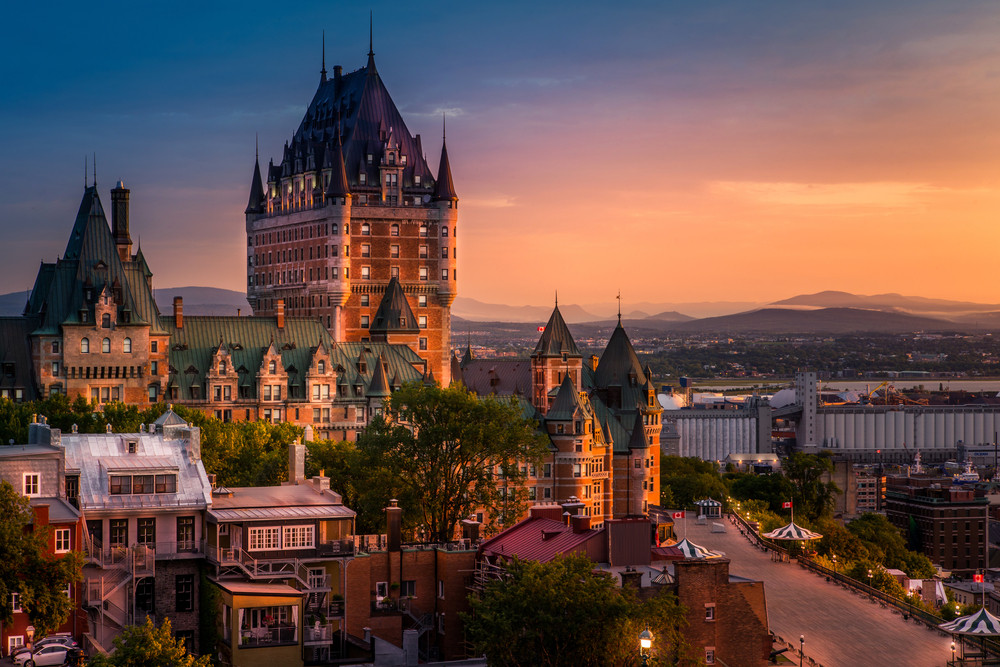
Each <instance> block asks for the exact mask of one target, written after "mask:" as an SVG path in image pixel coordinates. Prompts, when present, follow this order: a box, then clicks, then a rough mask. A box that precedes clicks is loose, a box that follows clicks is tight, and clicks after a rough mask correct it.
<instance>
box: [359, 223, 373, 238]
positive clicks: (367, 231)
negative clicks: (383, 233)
mask: <svg viewBox="0 0 1000 667" xmlns="http://www.w3.org/2000/svg"><path fill="white" fill-rule="evenodd" d="M371 233H372V226H371V225H369V224H368V223H367V222H365V223H363V224H362V225H361V235H362V236H370V235H371Z"/></svg>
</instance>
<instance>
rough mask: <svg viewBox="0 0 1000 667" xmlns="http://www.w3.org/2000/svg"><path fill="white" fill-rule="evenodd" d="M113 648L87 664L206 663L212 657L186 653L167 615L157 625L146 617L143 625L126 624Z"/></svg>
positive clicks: (179, 666) (172, 666)
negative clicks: (108, 653) (175, 635)
mask: <svg viewBox="0 0 1000 667" xmlns="http://www.w3.org/2000/svg"><path fill="white" fill-rule="evenodd" d="M114 646H115V648H114V651H112V653H111V655H109V656H97V657H96V658H94V659H93V660H91V661H90V662H89V663H88V664H89V665H90V667H209V665H211V664H212V659H211V658H210V657H209V656H207V655H205V656H202V657H200V658H195V657H194V656H192V655H188V652H187V649H186V648H185V647H184V640H183V639H175V638H174V636H173V633H172V631H171V627H170V619H169V618H165V619H163V623H161V624H160V627H156V626H155V625H153V621H151V620H150V619H149V616H147V617H146V622H145V623H144V624H142V625H127V626H125V629H124V630H122V632H121V634H120V635H118V636H117V637H115V640H114Z"/></svg>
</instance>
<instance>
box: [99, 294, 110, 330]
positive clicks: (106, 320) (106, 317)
mask: <svg viewBox="0 0 1000 667" xmlns="http://www.w3.org/2000/svg"><path fill="white" fill-rule="evenodd" d="M105 301H107V299H105ZM101 328H102V329H110V328H111V314H110V313H104V314H103V315H101Z"/></svg>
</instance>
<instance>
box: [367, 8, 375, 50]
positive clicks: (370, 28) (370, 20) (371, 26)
mask: <svg viewBox="0 0 1000 667" xmlns="http://www.w3.org/2000/svg"><path fill="white" fill-rule="evenodd" d="M374 25H375V19H374V12H372V10H370V9H369V10H368V55H369V56H373V55H375V50H374V49H373V48H372V44H373V43H374V41H373V39H372V34H373V31H374Z"/></svg>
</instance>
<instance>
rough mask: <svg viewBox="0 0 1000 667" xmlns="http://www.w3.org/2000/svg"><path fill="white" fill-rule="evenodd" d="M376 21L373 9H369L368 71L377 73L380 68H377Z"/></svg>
mask: <svg viewBox="0 0 1000 667" xmlns="http://www.w3.org/2000/svg"><path fill="white" fill-rule="evenodd" d="M374 21H375V19H374V18H373V13H372V11H371V10H369V11H368V73H369V74H377V73H378V70H376V69H375V48H374V46H373V45H374V43H375V40H374V39H373V34H374Z"/></svg>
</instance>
